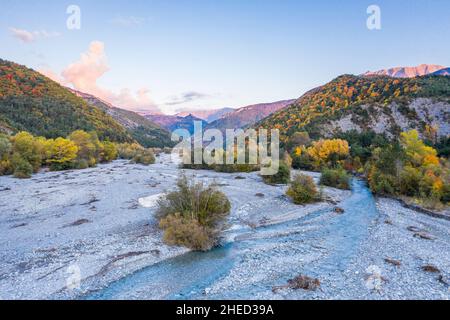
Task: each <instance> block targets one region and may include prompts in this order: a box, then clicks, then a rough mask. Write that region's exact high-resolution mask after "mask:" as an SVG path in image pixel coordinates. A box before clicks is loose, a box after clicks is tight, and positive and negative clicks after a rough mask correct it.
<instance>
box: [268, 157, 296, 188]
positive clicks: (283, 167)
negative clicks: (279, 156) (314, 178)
mask: <svg viewBox="0 0 450 320" xmlns="http://www.w3.org/2000/svg"><path fill="white" fill-rule="evenodd" d="M263 180H264V182H265V183H267V184H288V183H289V181H290V180H291V169H290V168H289V167H288V166H287V164H286V163H284V162H283V161H280V166H279V168H278V172H277V173H276V174H274V175H270V176H263Z"/></svg>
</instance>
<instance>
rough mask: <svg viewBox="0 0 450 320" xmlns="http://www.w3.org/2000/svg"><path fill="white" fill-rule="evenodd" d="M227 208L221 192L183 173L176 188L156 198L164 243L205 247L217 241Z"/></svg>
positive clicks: (198, 247) (208, 247) (228, 206)
mask: <svg viewBox="0 0 450 320" xmlns="http://www.w3.org/2000/svg"><path fill="white" fill-rule="evenodd" d="M230 209H231V204H230V201H229V200H228V198H227V197H226V196H225V194H224V193H222V192H221V191H219V190H218V189H216V188H215V187H214V186H205V185H203V183H197V182H194V181H191V180H189V179H188V178H187V177H186V176H185V175H184V174H183V175H181V176H180V178H179V179H178V182H177V190H175V191H173V192H170V193H168V194H166V196H165V197H164V198H163V199H160V200H159V201H158V210H157V217H158V219H159V226H160V228H161V229H162V230H164V241H165V242H166V243H167V244H169V245H179V246H184V247H187V248H190V249H193V250H197V251H208V250H210V249H211V248H213V247H215V246H216V245H218V243H219V239H220V235H221V231H222V230H223V226H224V223H225V221H226V218H227V216H228V214H229V213H230Z"/></svg>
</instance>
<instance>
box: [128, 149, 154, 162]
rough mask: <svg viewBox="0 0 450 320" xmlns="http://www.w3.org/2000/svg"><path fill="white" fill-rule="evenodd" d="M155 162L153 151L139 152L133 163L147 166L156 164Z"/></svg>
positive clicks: (144, 150)
mask: <svg viewBox="0 0 450 320" xmlns="http://www.w3.org/2000/svg"><path fill="white" fill-rule="evenodd" d="M155 161H156V159H155V155H154V154H153V151H152V150H151V149H142V150H139V151H137V152H136V154H135V155H134V157H133V162H135V163H139V164H143V165H146V166H148V165H150V164H154V163H155Z"/></svg>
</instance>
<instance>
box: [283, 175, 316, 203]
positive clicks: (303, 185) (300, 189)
mask: <svg viewBox="0 0 450 320" xmlns="http://www.w3.org/2000/svg"><path fill="white" fill-rule="evenodd" d="M286 195H287V196H288V197H290V198H291V199H292V201H293V202H294V203H295V204H306V203H312V202H316V201H319V200H320V198H321V196H320V192H319V191H318V190H317V187H316V185H315V183H314V180H313V179H312V178H311V177H310V176H307V175H304V174H298V175H296V176H295V177H294V179H293V180H292V181H291V183H290V185H289V189H288V191H287V192H286Z"/></svg>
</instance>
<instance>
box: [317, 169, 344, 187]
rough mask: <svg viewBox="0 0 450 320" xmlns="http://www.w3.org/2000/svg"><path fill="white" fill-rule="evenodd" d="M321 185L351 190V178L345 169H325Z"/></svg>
mask: <svg viewBox="0 0 450 320" xmlns="http://www.w3.org/2000/svg"><path fill="white" fill-rule="evenodd" d="M320 184H322V185H324V186H329V187H333V188H338V189H344V190H349V189H350V176H349V175H348V173H347V172H346V171H345V170H344V169H324V170H323V171H322V176H321V178H320Z"/></svg>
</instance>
